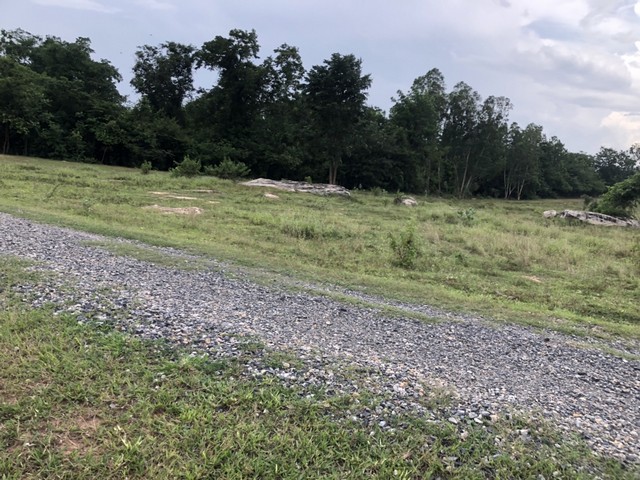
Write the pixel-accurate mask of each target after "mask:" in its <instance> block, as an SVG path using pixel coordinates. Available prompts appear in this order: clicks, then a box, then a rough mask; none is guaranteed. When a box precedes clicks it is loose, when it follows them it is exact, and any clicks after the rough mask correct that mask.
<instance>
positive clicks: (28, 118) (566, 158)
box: [0, 29, 640, 200]
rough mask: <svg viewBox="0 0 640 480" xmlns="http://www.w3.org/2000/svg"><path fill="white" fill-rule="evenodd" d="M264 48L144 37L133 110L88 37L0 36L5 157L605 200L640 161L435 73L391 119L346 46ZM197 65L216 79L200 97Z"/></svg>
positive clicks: (240, 38)
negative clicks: (575, 143)
mask: <svg viewBox="0 0 640 480" xmlns="http://www.w3.org/2000/svg"><path fill="white" fill-rule="evenodd" d="M259 54H260V44H259V42H258V35H257V33H256V32H255V31H254V30H241V29H233V30H230V31H229V33H228V34H227V35H226V36H225V35H217V36H215V37H214V38H213V39H211V40H209V41H206V42H204V43H203V44H202V45H201V46H200V47H196V46H192V45H186V44H181V43H176V42H172V41H165V42H162V43H160V44H159V45H155V46H154V45H142V46H140V47H138V49H137V51H136V52H135V60H136V61H135V65H134V67H133V72H132V73H133V78H132V80H131V85H132V86H133V87H134V88H135V90H136V91H137V92H138V93H139V94H140V98H139V99H138V100H137V102H136V103H135V104H128V103H126V99H125V98H124V97H123V96H121V95H120V94H119V93H118V89H117V83H118V82H119V81H120V80H121V75H120V73H119V72H118V71H117V70H116V69H115V68H114V67H113V65H111V64H110V63H109V62H108V61H107V60H97V59H94V58H93V50H92V49H91V42H90V39H88V38H84V37H80V38H77V39H76V40H75V41H73V42H69V41H65V40H62V39H60V38H57V37H53V36H47V37H39V36H36V35H32V34H30V33H28V32H25V31H23V30H15V31H4V30H3V31H1V32H0V144H1V145H2V146H1V148H0V151H2V152H4V153H9V154H22V155H34V156H42V157H48V158H56V159H68V160H75V161H86V162H99V163H102V164H107V165H122V166H137V165H139V164H140V162H143V161H148V162H151V164H152V166H153V168H154V169H157V170H165V171H166V170H170V169H172V168H173V167H174V165H175V163H176V162H177V161H179V160H180V159H182V158H183V157H184V156H185V154H189V155H191V156H193V157H195V158H198V159H199V160H200V161H201V163H202V165H203V166H204V167H205V168H207V169H208V170H207V171H211V169H216V168H218V167H219V166H220V165H221V164H222V162H224V161H225V157H228V159H229V160H230V161H232V162H235V163H243V164H244V165H245V166H246V168H247V169H248V170H249V171H248V172H247V175H249V174H251V175H254V176H261V177H267V178H276V179H278V178H290V179H295V180H301V179H304V178H305V177H312V178H315V179H321V178H327V173H328V178H327V181H328V182H329V183H337V182H338V181H339V182H340V183H341V184H342V185H345V186H347V187H349V188H359V189H370V188H381V189H384V190H386V191H396V190H401V191H405V192H410V193H414V194H424V193H426V194H436V195H440V196H457V197H460V198H462V197H468V196H484V197H503V198H513V199H518V200H523V199H532V198H540V197H545V198H553V197H578V196H580V195H582V194H588V195H599V194H601V193H602V192H603V191H604V189H605V185H611V184H613V183H615V182H618V181H621V180H623V179H625V178H627V177H629V176H630V175H632V174H633V173H634V172H635V171H637V169H638V166H639V165H640V161H639V160H640V147H638V146H634V147H631V148H630V149H628V150H624V151H616V150H613V149H610V148H602V149H601V150H600V152H598V154H597V155H595V156H591V155H587V154H584V153H573V152H569V151H567V149H566V148H565V146H564V144H563V143H562V142H561V141H560V140H559V139H558V138H555V137H551V138H548V137H547V135H545V133H544V131H543V127H542V126H540V125H534V124H530V125H528V126H527V127H525V128H520V127H519V126H518V125H517V124H516V123H512V124H511V125H509V124H508V121H509V113H510V110H511V108H512V105H511V102H510V100H509V99H508V98H505V97H501V96H489V97H487V98H485V99H483V98H482V96H481V95H480V93H478V92H477V91H475V90H474V89H473V88H472V86H471V85H469V84H467V83H465V82H458V83H457V84H455V85H454V86H453V88H452V89H450V90H449V91H447V88H446V84H445V79H444V76H443V74H442V72H440V71H439V70H438V69H437V68H433V69H431V70H429V71H428V72H427V73H426V74H424V75H421V76H419V77H417V78H416V79H415V80H414V81H413V82H412V84H411V86H410V88H409V89H408V90H407V91H402V90H400V91H398V92H397V95H396V99H394V104H393V106H392V107H391V109H390V112H389V114H388V115H387V113H385V112H383V111H382V110H380V109H379V108H376V107H374V106H369V105H367V104H366V99H367V92H368V89H369V88H370V85H371V82H372V78H371V76H370V75H367V74H364V73H363V67H362V60H361V59H358V58H356V57H355V56H354V55H352V54H341V53H334V54H332V55H331V56H330V58H328V59H326V60H324V61H323V62H322V63H321V64H319V65H315V66H313V67H311V69H310V70H309V71H305V68H304V66H303V61H302V58H301V56H300V52H299V50H298V48H297V47H295V46H292V45H288V44H282V45H280V46H279V47H278V48H276V49H274V51H273V53H272V54H271V55H268V56H266V58H265V59H264V60H262V61H260V57H259ZM202 69H208V70H212V71H213V72H214V73H215V75H214V76H213V77H212V78H214V79H215V80H214V83H213V84H212V85H209V86H208V87H206V88H201V89H199V90H198V91H197V92H196V91H195V90H194V85H193V77H194V75H195V74H196V72H197V71H198V70H202ZM225 167H226V164H225ZM238 173H239V171H238V172H235V171H234V172H232V174H233V175H238ZM242 173H243V174H244V172H242ZM222 174H223V175H227V174H228V173H227V172H222Z"/></svg>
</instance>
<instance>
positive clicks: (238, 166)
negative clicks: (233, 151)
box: [204, 157, 251, 180]
mask: <svg viewBox="0 0 640 480" xmlns="http://www.w3.org/2000/svg"><path fill="white" fill-rule="evenodd" d="M250 172H251V170H249V167H247V166H246V165H245V164H244V163H243V162H234V161H233V160H231V159H230V158H229V157H224V159H223V160H222V162H220V163H219V164H218V165H216V166H215V167H212V166H210V165H208V166H207V167H205V169H204V173H205V174H206V175H212V176H214V177H218V178H228V179H231V180H236V179H238V178H243V177H246V176H247V175H249V173H250Z"/></svg>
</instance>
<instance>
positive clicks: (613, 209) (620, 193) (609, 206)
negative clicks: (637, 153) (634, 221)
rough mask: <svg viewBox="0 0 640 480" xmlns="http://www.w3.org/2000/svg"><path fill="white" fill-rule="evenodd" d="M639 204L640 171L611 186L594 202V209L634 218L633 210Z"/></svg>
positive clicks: (608, 213)
mask: <svg viewBox="0 0 640 480" xmlns="http://www.w3.org/2000/svg"><path fill="white" fill-rule="evenodd" d="M638 205H640V172H637V173H636V174H635V175H633V176H631V177H629V178H627V179H626V180H623V181H622V182H619V183H616V184H615V185H613V186H611V187H609V189H608V190H607V191H606V193H605V194H604V195H602V197H600V198H599V199H598V200H597V201H596V202H594V204H593V206H592V209H593V210H594V211H596V212H600V213H604V214H605V215H612V216H614V217H622V218H633V211H634V209H635V208H636V207H637V206H638Z"/></svg>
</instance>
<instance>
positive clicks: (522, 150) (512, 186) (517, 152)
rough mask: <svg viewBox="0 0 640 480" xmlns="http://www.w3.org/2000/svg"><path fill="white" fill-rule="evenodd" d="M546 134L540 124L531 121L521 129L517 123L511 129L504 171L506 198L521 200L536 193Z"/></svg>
mask: <svg viewBox="0 0 640 480" xmlns="http://www.w3.org/2000/svg"><path fill="white" fill-rule="evenodd" d="M543 140H544V134H543V132H542V127H541V126H540V125H535V124H533V123H530V124H529V125H527V127H526V128H525V129H524V130H521V129H520V127H519V126H518V124H517V123H514V124H512V125H511V128H510V129H509V140H508V153H507V159H506V162H505V166H504V172H503V182H504V183H503V188H504V198H505V199H508V198H513V197H514V196H515V198H517V199H518V200H521V199H522V198H523V196H525V195H526V194H527V192H528V196H533V195H535V192H536V189H537V187H538V180H539V174H540V165H539V164H540V145H541V144H542V141H543Z"/></svg>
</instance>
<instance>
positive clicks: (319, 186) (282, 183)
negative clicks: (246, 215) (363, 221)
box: [241, 178, 351, 197]
mask: <svg viewBox="0 0 640 480" xmlns="http://www.w3.org/2000/svg"><path fill="white" fill-rule="evenodd" d="M241 185H246V186H247V187H268V188H275V189H276V190H286V191H287V192H302V193H313V194H315V195H340V196H343V197H350V196H351V192H350V191H349V190H347V189H346V188H344V187H341V186H340V185H329V184H326V183H307V182H296V181H293V180H269V179H268V178H256V179H255V180H250V181H248V182H242V183H241Z"/></svg>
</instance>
